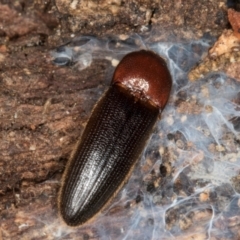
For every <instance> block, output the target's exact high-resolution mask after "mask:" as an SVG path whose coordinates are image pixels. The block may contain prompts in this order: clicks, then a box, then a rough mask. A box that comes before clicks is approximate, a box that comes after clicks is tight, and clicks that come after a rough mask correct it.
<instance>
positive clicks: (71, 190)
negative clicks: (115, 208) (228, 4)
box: [59, 50, 172, 226]
mask: <svg viewBox="0 0 240 240" xmlns="http://www.w3.org/2000/svg"><path fill="white" fill-rule="evenodd" d="M171 85H172V81H171V76H170V73H169V71H168V69H167V66H166V63H165V61H164V60H163V59H162V58H160V57H159V56H158V55H156V54H155V53H153V52H150V51H144V50H142V51H139V52H133V53H130V54H128V55H126V56H125V57H124V58H123V59H122V61H121V62H120V63H119V65H118V66H117V68H116V70H115V73H114V76H113V80H112V85H111V86H110V88H109V89H108V90H107V92H106V93H105V94H104V96H103V97H102V98H101V99H100V100H99V102H98V103H97V105H96V107H95V108H94V110H93V112H92V115H91V117H90V119H89V121H88V123H87V126H86V128H85V130H84V132H83V135H82V137H81V140H80V142H79V144H78V146H77V148H76V150H75V152H74V154H73V156H72V158H71V159H70V160H69V163H68V165H67V167H66V170H65V173H64V177H63V185H62V187H61V190H60V197H59V209H60V213H61V216H62V218H63V219H64V221H65V222H66V223H67V224H68V225H70V226H76V225H80V224H83V223H85V222H87V221H89V220H90V219H92V218H93V217H94V216H95V215H96V214H97V213H98V212H100V210H101V209H102V208H103V207H104V206H105V205H106V204H107V203H108V202H109V201H110V200H111V199H112V197H113V196H114V195H115V194H116V193H117V192H118V191H119V190H120V189H121V187H122V186H123V185H124V183H126V181H127V180H128V178H129V176H130V174H131V172H132V170H133V167H134V165H135V163H136V161H137V159H138V158H139V156H140V154H141V152H142V150H143V149H144V146H145V144H146V141H147V140H148V138H149V136H150V134H151V131H152V129H153V126H154V124H155V123H156V121H157V119H158V116H159V113H160V112H161V111H162V110H163V108H164V106H165V105H166V103H167V100H168V97H169V94H170V91H171Z"/></svg>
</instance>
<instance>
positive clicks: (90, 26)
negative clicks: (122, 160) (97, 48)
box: [0, 0, 227, 239]
mask: <svg viewBox="0 0 240 240" xmlns="http://www.w3.org/2000/svg"><path fill="white" fill-rule="evenodd" d="M226 14H227V13H226V6H225V2H224V1H219V0H214V1H209V0H204V1H199V0H187V1H179V0H175V1H169V0H162V1H159V0H158V1H152V0H141V1H137V0H132V1H118V0H111V1H106V0H99V1H88V0H85V1H69V0H65V1H64V0H55V1H50V0H31V1H28V0H22V1H15V0H1V1H0V239H50V238H49V237H48V234H47V233H48V231H47V229H46V226H47V224H46V223H43V222H41V221H39V219H41V217H42V216H45V217H46V216H47V215H49V216H51V217H49V219H51V218H52V217H53V216H56V215H57V192H58V189H59V183H60V177H61V175H62V171H63V169H64V166H65V164H66V161H67V159H68V157H69V154H70V153H71V149H72V148H73V146H74V144H75V142H76V139H78V137H79V135H80V133H81V131H82V129H83V127H84V124H85V122H86V120H87V119H88V117H89V115H90V112H91V109H92V107H93V106H94V104H95V102H96V101H97V99H98V98H99V96H100V95H101V93H102V92H103V91H104V89H105V87H106V86H107V84H108V83H109V81H110V79H106V71H105V69H106V67H107V65H108V64H109V63H108V61H107V60H106V61H94V62H93V63H92V64H91V66H90V67H89V68H87V69H86V70H83V71H81V72H80V73H79V71H78V70H77V69H75V68H74V67H65V68H59V67H57V66H55V65H53V64H52V63H51V59H50V56H49V51H50V50H51V49H53V48H54V47H56V46H59V45H60V44H62V43H63V42H64V41H66V40H67V39H70V38H71V35H72V36H73V35H74V36H77V35H82V34H94V35H96V36H105V35H114V34H127V35H128V34H131V33H134V32H136V33H139V34H143V35H148V36H150V37H152V38H154V40H155V41H158V40H167V39H169V38H172V37H175V38H176V39H185V40H187V39H193V38H195V39H198V38H200V37H202V36H204V35H205V34H209V35H211V36H214V37H216V36H219V35H220V33H221V32H222V30H223V29H224V28H225V27H226V25H227V18H226ZM196 16H198V17H196ZM157 31H158V34H157ZM159 33H160V34H159ZM154 36H155V37H154ZM30 215H34V216H38V215H39V219H38V220H36V219H35V218H34V219H33V218H32V219H31V220H30V218H28V216H30ZM49 221H50V220H49ZM51 239H53V238H51ZM67 239H74V236H71V234H70V235H69V236H68V238H67ZM78 239H80V238H78ZM83 239H84V237H83Z"/></svg>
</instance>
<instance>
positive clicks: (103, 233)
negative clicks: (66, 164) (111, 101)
mask: <svg viewBox="0 0 240 240" xmlns="http://www.w3.org/2000/svg"><path fill="white" fill-rule="evenodd" d="M124 39H125V40H124V41H123V40H121V39H118V40H117V41H115V40H113V39H111V40H109V39H108V40H106V41H105V42H104V41H100V40H98V39H94V38H91V39H90V40H89V41H88V42H87V43H85V44H84V45H80V46H78V45H77V44H76V43H77V42H82V39H81V38H78V39H77V40H76V41H75V44H72V45H71V43H70V44H69V45H68V47H69V48H71V50H72V51H73V55H74V54H76V56H80V55H81V54H84V53H88V54H92V60H93V61H94V59H95V58H97V57H98V58H99V59H100V58H102V59H105V60H108V61H109V67H110V68H112V65H115V63H114V64H113V60H114V62H115V61H116V64H117V62H118V60H120V59H121V57H122V56H123V55H125V54H126V53H128V52H132V51H134V50H136V45H134V44H132V43H133V42H135V41H132V40H131V41H130V40H129V39H127V38H124ZM126 42H128V43H126ZM89 44H90V45H91V47H92V48H93V49H94V51H91V49H90V45H89ZM145 44H146V46H147V48H149V49H151V50H153V51H154V52H156V53H158V54H159V55H161V56H163V57H164V59H167V60H168V67H169V68H170V71H171V75H172V78H173V90H172V92H171V97H170V99H169V102H168V104H167V105H166V108H165V110H164V111H163V113H162V116H161V121H159V122H158V124H157V128H156V130H155V132H154V133H153V135H152V137H151V140H150V142H149V144H148V146H147V147H146V149H145V151H144V153H143V155H142V158H141V160H140V163H139V164H138V165H137V168H136V169H135V170H134V172H133V174H132V176H131V178H130V179H129V181H128V183H127V184H126V185H125V187H124V188H123V190H122V191H121V192H120V193H119V194H118V195H117V196H116V198H115V200H113V202H112V203H111V204H110V206H109V207H108V208H107V209H106V210H105V211H103V212H101V213H100V214H99V215H98V216H97V217H96V219H94V221H92V223H91V224H86V225H83V226H80V227H78V228H67V227H66V226H65V225H64V224H62V223H61V222H60V220H59V219H58V218H57V217H55V218H54V221H51V222H49V221H45V222H46V226H47V231H48V233H49V234H52V235H54V236H58V237H59V238H61V237H63V236H64V237H69V236H71V237H72V236H78V237H82V238H84V237H89V238H93V239H94V238H96V239H107V238H109V237H110V238H114V239H142V238H143V237H145V238H146V239H159V238H161V239H170V238H175V239H190V238H193V239H224V238H228V239H238V237H239V221H238V216H239V215H240V207H239V202H240V198H239V193H240V188H239V185H240V178H239V176H238V175H239V171H240V155H239V151H240V148H239V141H240V125H239V119H240V111H239V109H240V106H239V104H240V100H239V96H240V93H239V92H240V90H239V89H240V85H239V84H240V83H239V82H237V81H236V80H235V79H232V78H228V77H227V76H226V74H222V73H214V74H210V75H208V77H206V76H205V73H204V74H202V73H200V72H197V74H198V75H197V76H196V77H197V78H198V77H199V76H204V79H202V80H200V81H195V82H191V81H188V79H187V75H188V72H189V70H190V69H191V68H192V67H193V66H194V65H195V64H196V63H197V62H199V60H200V59H201V58H202V57H203V55H204V54H206V53H207V49H208V48H209V45H210V43H209V42H207V41H204V40H201V41H196V42H189V43H184V44H180V43H174V44H173V43H171V44H170V43H155V44H152V45H150V44H147V43H145ZM73 45H74V46H73ZM87 45H88V46H87ZM77 49H78V50H77ZM80 49H81V50H80ZM80 52H81V54H79V53H80ZM227 54H229V53H225V54H222V55H221V57H222V58H221V57H219V58H216V59H215V60H214V61H212V62H211V61H210V60H209V62H208V63H207V68H206V69H207V70H204V71H206V73H207V72H209V73H212V69H215V70H218V64H225V62H226V59H231V62H232V63H238V62H239V58H240V57H239V52H238V51H234V52H233V53H231V54H230V55H227ZM75 64H76V65H77V62H76V63H75ZM224 66H225V67H226V66H227V65H224ZM79 72H80V70H79ZM201 74H202V75H201ZM140 82H141V81H140ZM133 85H135V82H134V81H133ZM140 86H145V84H143V83H142V84H140ZM143 89H147V88H146V86H145V87H143ZM95 154H98V153H97V152H95ZM91 174H92V173H91ZM85 177H86V178H88V176H85ZM93 177H94V174H93ZM76 201H78V200H76ZM43 218H44V217H43ZM41 222H44V219H41ZM223 228H224V231H222V229H223Z"/></svg>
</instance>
